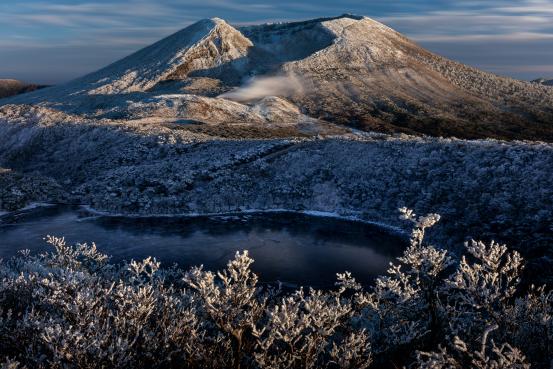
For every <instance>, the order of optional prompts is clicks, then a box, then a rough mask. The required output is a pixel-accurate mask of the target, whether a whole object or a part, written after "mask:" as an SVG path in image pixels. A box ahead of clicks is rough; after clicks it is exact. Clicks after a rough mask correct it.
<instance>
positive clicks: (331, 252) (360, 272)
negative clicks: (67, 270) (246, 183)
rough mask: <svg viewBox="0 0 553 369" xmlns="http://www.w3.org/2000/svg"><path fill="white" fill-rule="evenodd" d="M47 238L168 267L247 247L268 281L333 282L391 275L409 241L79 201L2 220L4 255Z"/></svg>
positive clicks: (213, 259)
mask: <svg viewBox="0 0 553 369" xmlns="http://www.w3.org/2000/svg"><path fill="white" fill-rule="evenodd" d="M46 235H54V236H64V237H65V239H66V240H67V241H68V243H75V242H92V241H94V242H95V243H96V245H97V246H98V248H99V249H100V250H101V251H102V252H104V253H106V254H108V255H111V256H112V262H118V261H121V260H130V259H142V258H145V257H147V256H154V257H156V258H157V259H158V260H159V261H161V262H162V266H163V265H165V266H168V265H170V264H173V263H177V264H179V266H180V267H182V268H185V269H187V268H189V267H190V266H193V265H200V264H203V265H204V266H205V267H206V268H207V269H210V270H213V271H215V270H217V269H221V268H224V266H225V265H226V263H227V261H228V260H229V259H231V258H232V257H233V256H234V253H235V252H236V251H237V250H249V251H250V254H251V255H252V257H253V258H254V259H255V263H254V264H253V270H254V271H255V272H256V273H258V274H259V276H260V280H261V281H263V282H275V281H281V282H283V283H286V284H290V285H294V286H296V285H310V286H315V287H328V286H330V285H332V283H333V282H334V281H335V274H336V273H337V272H343V271H346V270H347V271H350V272H351V273H352V274H353V275H354V277H356V278H357V280H359V281H360V282H363V283H365V284H368V283H370V282H371V281H372V280H373V279H374V277H375V276H377V275H382V274H384V273H385V272H386V269H387V267H388V264H389V263H390V262H391V261H394V259H395V257H397V256H399V255H400V254H401V252H402V250H403V249H404V248H405V247H406V241H405V240H404V239H402V238H401V237H399V236H397V235H394V234H391V233H389V232H388V231H387V230H384V229H382V228H379V227H377V226H373V225H369V224H365V223H361V222H354V221H346V220H340V219H334V218H323V217H315V216H310V215H303V214H295V213H255V214H246V215H244V214H240V215H231V216H210V217H171V218H168V217H153V218H133V217H108V216H97V215H94V214H91V213H90V212H88V211H86V210H84V209H83V208H81V207H77V206H52V207H43V208H36V209H33V210H28V211H24V212H19V213H12V214H8V215H5V216H3V217H1V218H0V257H1V258H6V257H9V256H12V255H14V254H15V253H16V252H17V250H21V249H29V250H31V251H32V252H42V251H46V250H48V249H49V246H48V245H47V244H46V243H45V242H44V240H43V238H44V237H45V236H46Z"/></svg>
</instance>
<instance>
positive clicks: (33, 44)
mask: <svg viewBox="0 0 553 369" xmlns="http://www.w3.org/2000/svg"><path fill="white" fill-rule="evenodd" d="M344 13H351V14H357V15H366V16H369V17H371V18H373V19H376V20H378V21H381V22H383V23H385V24H386V25H388V26H390V27H392V28H394V29H396V30H397V31H399V32H401V33H403V34H404V35H406V36H407V37H409V38H411V39H413V40H414V41H416V42H418V43H419V44H420V45H422V46H424V47H426V48H427V49H430V50H431V51H434V52H436V53H438V54H441V55H443V56H446V57H448V58H451V59H454V60H457V61H460V62H463V63H466V64H469V65H473V66H476V67H478V68H481V69H483V70H486V71H490V72H493V73H497V74H500V75H505V76H511V77H515V78H519V79H534V78H537V77H551V78H553V0H482V1H477V0H438V1H420V0H394V1H392V0H382V1H380V0H340V1H336V0H309V1H300V0H278V1H265V0H1V1H0V78H16V79H21V80H24V81H27V82H34V83H43V84H58V83H62V82H65V81H68V80H71V79H73V78H76V77H79V76H81V75H84V74H86V73H89V72H92V71H94V70H96V69H99V68H101V67H103V66H105V65H107V64H110V63H111V62H113V61H116V60H118V59H120V58H122V57H124V56H126V55H128V54H130V53H132V52H134V51H136V50H138V49H140V48H142V47H144V46H147V45H149V44H151V43H153V42H155V41H157V40H159V39H161V38H163V37H165V36H168V35H170V34H171V33H173V32H176V31H178V30H180V29H182V28H184V27H186V26H187V25H189V24H192V23H194V22H195V21H198V20H200V19H203V18H211V17H220V18H223V19H225V20H226V21H227V22H229V23H231V24H236V25H242V24H255V23H266V22H278V21H294V20H303V19H310V18H317V17H327V16H336V15H340V14H344Z"/></svg>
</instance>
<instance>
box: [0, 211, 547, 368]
mask: <svg viewBox="0 0 553 369" xmlns="http://www.w3.org/2000/svg"><path fill="white" fill-rule="evenodd" d="M402 217H403V218H404V219H406V220H409V221H412V222H413V224H414V230H413V232H412V238H411V245H410V247H409V248H408V249H407V250H406V251H405V254H404V255H403V257H401V258H399V263H398V264H397V265H391V266H390V269H389V274H388V275H387V276H385V277H381V278H378V279H377V280H376V282H375V284H374V286H373V287H371V288H370V289H368V290H365V289H363V288H362V287H361V286H360V285H359V284H358V283H357V282H356V281H355V279H354V278H353V277H352V276H351V275H350V274H349V273H344V274H339V275H338V276H337V282H336V288H335V289H334V290H332V291H320V290H313V289H299V290H297V291H295V292H292V293H291V292H287V291H282V290H280V289H277V288H271V287H261V286H260V285H259V284H258V279H257V276H256V275H255V274H254V273H252V271H251V269H250V266H251V264H252V263H253V260H252V259H251V258H250V257H249V256H248V253H247V252H243V253H237V254H236V256H235V258H234V260H231V261H230V262H229V263H228V266H227V269H226V270H224V271H221V272H217V273H213V272H210V271H205V270H203V269H202V268H201V267H198V268H193V269H192V270H190V271H188V272H183V271H181V270H179V269H177V268H176V267H173V268H169V269H160V265H159V263H158V262H156V260H155V259H151V258H148V259H146V260H143V261H141V262H136V261H131V262H130V263H125V264H124V265H117V266H116V265H112V264H110V263H109V260H108V257H107V256H106V255H103V254H101V253H100V252H99V251H98V250H97V249H96V247H95V245H94V244H92V246H89V245H80V244H77V245H75V246H68V245H67V244H66V243H65V241H64V239H63V238H56V237H48V239H47V241H48V242H49V243H50V244H51V245H52V246H53V247H54V248H55V251H53V252H52V253H46V254H43V255H39V256H31V255H29V254H28V252H22V253H21V254H20V255H19V256H17V257H15V258H12V259H10V260H6V261H3V262H2V263H1V264H0V278H1V280H2V283H1V286H0V351H1V352H0V354H1V355H2V360H3V361H4V365H3V367H6V368H19V367H23V366H26V367H28V368H35V367H53V368H108V367H117V368H167V367H177V368H197V367H205V368H228V367H234V368H239V367H241V368H368V367H374V368H382V367H401V366H403V365H405V366H408V367H414V368H498V369H499V368H528V367H530V363H531V364H532V367H537V368H549V367H550V365H552V364H553V363H550V358H551V357H552V355H553V320H552V318H551V316H552V314H553V294H552V293H551V292H547V290H546V289H545V288H532V289H530V290H529V291H525V292H524V293H522V292H521V291H519V290H518V289H517V284H518V282H519V275H520V272H521V270H522V268H523V263H522V259H521V258H520V256H519V254H517V253H516V252H509V251H508V250H507V248H506V247H505V246H502V245H499V244H496V243H493V242H492V243H490V244H484V243H482V242H476V241H473V242H470V243H468V244H467V245H466V249H467V252H468V254H467V255H466V256H463V257H462V258H461V259H460V260H457V259H456V258H454V257H453V256H452V255H450V254H449V253H448V252H447V251H445V250H442V249H440V248H437V247H435V246H431V245H426V244H425V243H423V240H424V233H425V230H426V229H427V228H428V227H430V226H432V225H433V224H434V223H436V222H437V221H438V220H439V216H438V215H435V214H431V215H428V216H425V217H416V216H415V214H413V213H412V212H411V211H410V210H407V209H402Z"/></svg>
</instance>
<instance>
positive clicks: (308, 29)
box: [2, 15, 553, 141]
mask: <svg viewBox="0 0 553 369" xmlns="http://www.w3.org/2000/svg"><path fill="white" fill-rule="evenodd" d="M2 103H3V104H7V103H16V104H21V103H25V104H41V105H44V106H47V107H48V108H54V109H59V110H63V111H65V112H69V113H73V114H81V115H86V116H87V117H96V118H111V119H146V118H168V119H169V118H170V119H191V120H195V121H199V122H206V123H224V122H227V123H228V122H242V123H259V122H272V123H292V124H297V123H298V122H305V121H310V122H313V121H319V122H329V123H330V124H338V125H345V126H349V127H353V128H357V129H362V130H368V131H370V130H376V131H385V132H407V133H425V134H430V135H436V136H457V137H464V138H480V137H495V138H507V139H513V138H519V139H538V140H546V141H553V126H552V125H551V123H550V122H551V121H553V108H552V106H553V91H552V90H551V89H550V88H548V87H545V86H542V85H539V84H534V83H529V82H523V81H518V80H514V79H510V78H502V77H499V76H496V75H493V74H489V73H485V72H482V71H479V70H477V69H475V68H471V67H469V66H466V65H462V64H459V63H456V62H453V61H450V60H447V59H445V58H442V57H440V56H438V55H435V54H433V53H431V52H429V51H427V50H425V49H423V48H421V47H420V46H418V45H417V44H415V43H414V42H412V41H410V40H409V39H407V38H406V37H404V36H402V35H401V34H399V33H397V32H396V31H394V30H392V29H391V28H389V27H386V26H385V25H383V24H381V23H379V22H376V21H374V20H372V19H370V18H367V17H358V16H352V15H344V16H340V17H336V18H325V19H315V20H310V21H304V22H295V23H278V24H265V25H256V26H247V27H238V28H236V27H233V26H231V25H229V24H228V23H226V22H225V21H224V20H221V19H218V18H213V19H208V20H202V21H199V22H197V23H195V24H193V25H191V26H189V27H187V28H185V29H183V30H181V31H179V32H177V33H175V34H173V35H171V36H169V37H167V38H165V39H163V40H161V41H159V42H157V43H155V44H153V45H151V46H149V47H147V48H145V49H143V50H140V51H138V52H136V53H134V54H132V55H130V56H128V57H126V58H124V59H122V60H120V61H118V62H115V63H114V64H112V65H110V66H108V67H106V68H103V69H101V70H99V71H97V72H94V73H92V74H89V75H87V76H85V77H82V78H80V79H77V80H75V81H72V82H70V83H68V84H65V85H62V86H57V87H54V88H49V89H47V90H44V91H39V92H36V93H33V94H28V95H25V96H20V97H16V98H12V99H8V100H6V101H3V102H2Z"/></svg>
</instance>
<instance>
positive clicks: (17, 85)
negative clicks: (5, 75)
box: [0, 79, 47, 99]
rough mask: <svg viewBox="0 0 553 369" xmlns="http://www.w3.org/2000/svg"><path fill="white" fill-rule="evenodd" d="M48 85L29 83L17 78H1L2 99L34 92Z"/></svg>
mask: <svg viewBox="0 0 553 369" xmlns="http://www.w3.org/2000/svg"><path fill="white" fill-rule="evenodd" d="M44 87H47V86H44V85H37V84H29V83H25V82H21V81H18V80H15V79H0V99H1V98H4V97H10V96H14V95H19V94H23V93H26V92H32V91H35V90H38V89H41V88H44Z"/></svg>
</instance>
